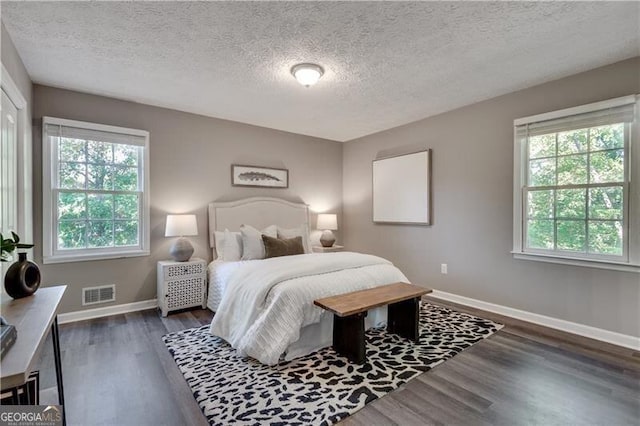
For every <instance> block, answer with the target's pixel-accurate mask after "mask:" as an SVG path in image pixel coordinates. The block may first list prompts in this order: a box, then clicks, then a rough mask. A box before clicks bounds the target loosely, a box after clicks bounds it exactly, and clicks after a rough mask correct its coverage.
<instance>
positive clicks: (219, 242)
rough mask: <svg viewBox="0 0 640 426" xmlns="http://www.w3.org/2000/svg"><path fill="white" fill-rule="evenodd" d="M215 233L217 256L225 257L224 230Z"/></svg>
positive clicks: (219, 257)
mask: <svg viewBox="0 0 640 426" xmlns="http://www.w3.org/2000/svg"><path fill="white" fill-rule="evenodd" d="M213 235H214V241H215V244H216V258H217V259H222V258H223V257H224V254H223V253H224V231H215V232H214V233H213Z"/></svg>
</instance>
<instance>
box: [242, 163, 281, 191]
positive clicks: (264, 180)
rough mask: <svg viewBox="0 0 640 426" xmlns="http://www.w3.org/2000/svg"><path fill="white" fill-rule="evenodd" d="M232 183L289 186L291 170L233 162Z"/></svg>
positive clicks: (266, 186) (273, 186)
mask: <svg viewBox="0 0 640 426" xmlns="http://www.w3.org/2000/svg"><path fill="white" fill-rule="evenodd" d="M231 184H232V185H233V186H252V187H260V188H288V187H289V170H287V169H274V168H271V167H260V166H243V165H239V164H233V165H231Z"/></svg>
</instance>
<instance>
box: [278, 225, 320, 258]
mask: <svg viewBox="0 0 640 426" xmlns="http://www.w3.org/2000/svg"><path fill="white" fill-rule="evenodd" d="M293 237H302V247H303V248H304V252H305V253H313V249H312V248H311V239H310V238H309V226H308V225H301V226H300V227H299V228H292V229H285V228H280V227H279V226H278V238H280V239H285V238H293Z"/></svg>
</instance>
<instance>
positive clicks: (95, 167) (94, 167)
mask: <svg viewBox="0 0 640 426" xmlns="http://www.w3.org/2000/svg"><path fill="white" fill-rule="evenodd" d="M87 167H88V171H89V174H88V176H87V188H88V189H101V190H105V191H111V190H112V189H113V167H111V166H103V165H101V164H89V165H88V166H87Z"/></svg>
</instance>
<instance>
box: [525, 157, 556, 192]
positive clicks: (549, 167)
mask: <svg viewBox="0 0 640 426" xmlns="http://www.w3.org/2000/svg"><path fill="white" fill-rule="evenodd" d="M555 184H556V159H555V158H550V159H547V160H531V161H529V186H547V185H555Z"/></svg>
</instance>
